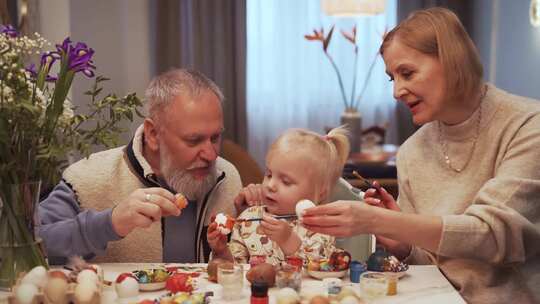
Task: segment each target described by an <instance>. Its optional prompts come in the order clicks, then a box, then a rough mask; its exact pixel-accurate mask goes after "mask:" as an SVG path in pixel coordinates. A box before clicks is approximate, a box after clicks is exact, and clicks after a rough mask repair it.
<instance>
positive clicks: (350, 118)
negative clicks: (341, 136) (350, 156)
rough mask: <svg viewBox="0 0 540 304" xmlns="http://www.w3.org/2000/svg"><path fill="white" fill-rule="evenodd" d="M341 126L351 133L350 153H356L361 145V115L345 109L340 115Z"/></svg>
mask: <svg viewBox="0 0 540 304" xmlns="http://www.w3.org/2000/svg"><path fill="white" fill-rule="evenodd" d="M340 121H341V124H342V125H346V126H347V128H348V130H349V132H351V137H350V141H351V153H358V152H360V150H361V144H362V115H360V112H358V111H356V110H351V109H347V110H346V111H345V112H343V113H342V114H341V119H340Z"/></svg>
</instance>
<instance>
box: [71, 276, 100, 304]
mask: <svg viewBox="0 0 540 304" xmlns="http://www.w3.org/2000/svg"><path fill="white" fill-rule="evenodd" d="M97 291H98V290H97V286H96V284H94V283H93V282H92V281H83V282H81V283H79V284H77V286H75V299H77V301H78V302H79V303H80V304H84V303H90V302H91V301H92V297H93V296H94V293H96V292H97Z"/></svg>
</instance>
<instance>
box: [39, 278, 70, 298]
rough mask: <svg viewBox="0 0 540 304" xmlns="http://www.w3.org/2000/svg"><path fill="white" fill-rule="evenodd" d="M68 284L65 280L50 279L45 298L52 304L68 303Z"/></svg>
mask: <svg viewBox="0 0 540 304" xmlns="http://www.w3.org/2000/svg"><path fill="white" fill-rule="evenodd" d="M67 289H68V282H67V281H66V280H65V279H63V278H49V280H48V281H47V285H45V291H44V292H45V296H46V297H47V299H49V301H51V302H52V303H66V300H67Z"/></svg>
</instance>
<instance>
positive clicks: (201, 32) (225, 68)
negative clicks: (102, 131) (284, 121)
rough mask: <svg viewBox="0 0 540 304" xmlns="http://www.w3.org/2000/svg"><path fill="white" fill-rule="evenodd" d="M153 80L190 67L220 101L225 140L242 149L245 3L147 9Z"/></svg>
mask: <svg viewBox="0 0 540 304" xmlns="http://www.w3.org/2000/svg"><path fill="white" fill-rule="evenodd" d="M150 6H151V7H150V11H151V19H150V22H151V25H152V31H153V32H154V35H152V36H153V37H154V41H152V43H153V47H152V56H153V62H154V66H153V71H152V73H153V74H154V75H155V74H157V73H161V72H164V71H167V70H169V69H171V68H173V67H190V68H194V69H197V70H199V71H201V72H203V73H204V74H205V75H207V76H208V77H210V78H211V79H213V80H214V81H215V82H216V83H217V84H218V85H219V86H220V87H221V88H222V89H223V93H224V95H225V98H226V101H225V107H224V115H225V137H226V138H229V139H231V140H233V141H234V142H236V143H238V144H240V145H241V146H243V147H244V148H245V147H247V130H246V101H245V100H246V98H245V83H246V79H245V75H246V73H245V62H246V51H245V50H246V22H245V20H246V3H245V0H219V1H217V0H179V1H173V0H167V1H152V2H151V3H150Z"/></svg>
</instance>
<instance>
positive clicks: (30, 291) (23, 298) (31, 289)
mask: <svg viewBox="0 0 540 304" xmlns="http://www.w3.org/2000/svg"><path fill="white" fill-rule="evenodd" d="M37 293H38V287H37V286H36V285H34V284H32V283H23V284H21V285H19V287H17V291H16V292H15V297H16V298H17V301H18V302H19V303H20V304H30V303H32V300H34V297H35V296H36V295H37Z"/></svg>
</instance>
